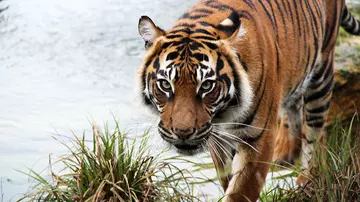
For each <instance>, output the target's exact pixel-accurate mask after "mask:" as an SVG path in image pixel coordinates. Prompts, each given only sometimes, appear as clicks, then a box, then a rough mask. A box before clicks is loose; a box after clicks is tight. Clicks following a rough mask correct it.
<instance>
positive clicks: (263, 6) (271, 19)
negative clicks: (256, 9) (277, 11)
mask: <svg viewBox="0 0 360 202" xmlns="http://www.w3.org/2000/svg"><path fill="white" fill-rule="evenodd" d="M262 1H263V0H258V2H259V3H260V5H261V6H262V8H263V9H264V11H265V13H266V15H267V17H268V18H269V20H270V22H271V24H272V27H273V29H274V30H276V28H275V24H274V19H273V17H272V16H271V14H270V12H269V11H268V10H267V8H266V6H265V5H264V4H263V2H262Z"/></svg>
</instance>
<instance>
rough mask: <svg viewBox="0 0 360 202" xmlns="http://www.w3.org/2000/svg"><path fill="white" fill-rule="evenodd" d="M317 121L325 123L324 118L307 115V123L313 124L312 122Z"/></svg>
mask: <svg viewBox="0 0 360 202" xmlns="http://www.w3.org/2000/svg"><path fill="white" fill-rule="evenodd" d="M317 120H321V121H323V120H324V117H323V116H319V115H312V114H310V115H306V121H307V122H311V121H317Z"/></svg>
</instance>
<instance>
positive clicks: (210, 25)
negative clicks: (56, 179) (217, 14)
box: [199, 22, 216, 29]
mask: <svg viewBox="0 0 360 202" xmlns="http://www.w3.org/2000/svg"><path fill="white" fill-rule="evenodd" d="M199 24H200V25H202V26H205V27H212V28H214V29H216V26H215V25H213V24H210V23H208V22H199Z"/></svg>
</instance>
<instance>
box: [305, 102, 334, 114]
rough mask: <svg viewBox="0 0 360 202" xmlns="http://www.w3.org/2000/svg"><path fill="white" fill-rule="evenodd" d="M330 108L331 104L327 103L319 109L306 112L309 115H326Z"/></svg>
mask: <svg viewBox="0 0 360 202" xmlns="http://www.w3.org/2000/svg"><path fill="white" fill-rule="evenodd" d="M329 107H330V102H327V103H326V104H325V105H323V106H321V107H317V108H314V109H306V112H307V113H309V114H319V113H324V112H326V111H327V110H328V109H329Z"/></svg>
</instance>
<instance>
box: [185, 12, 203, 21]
mask: <svg viewBox="0 0 360 202" xmlns="http://www.w3.org/2000/svg"><path fill="white" fill-rule="evenodd" d="M207 16H208V15H207V14H198V15H190V14H189V13H185V14H184V15H183V16H181V18H180V20H185V19H190V20H197V19H200V18H204V17H207Z"/></svg>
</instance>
